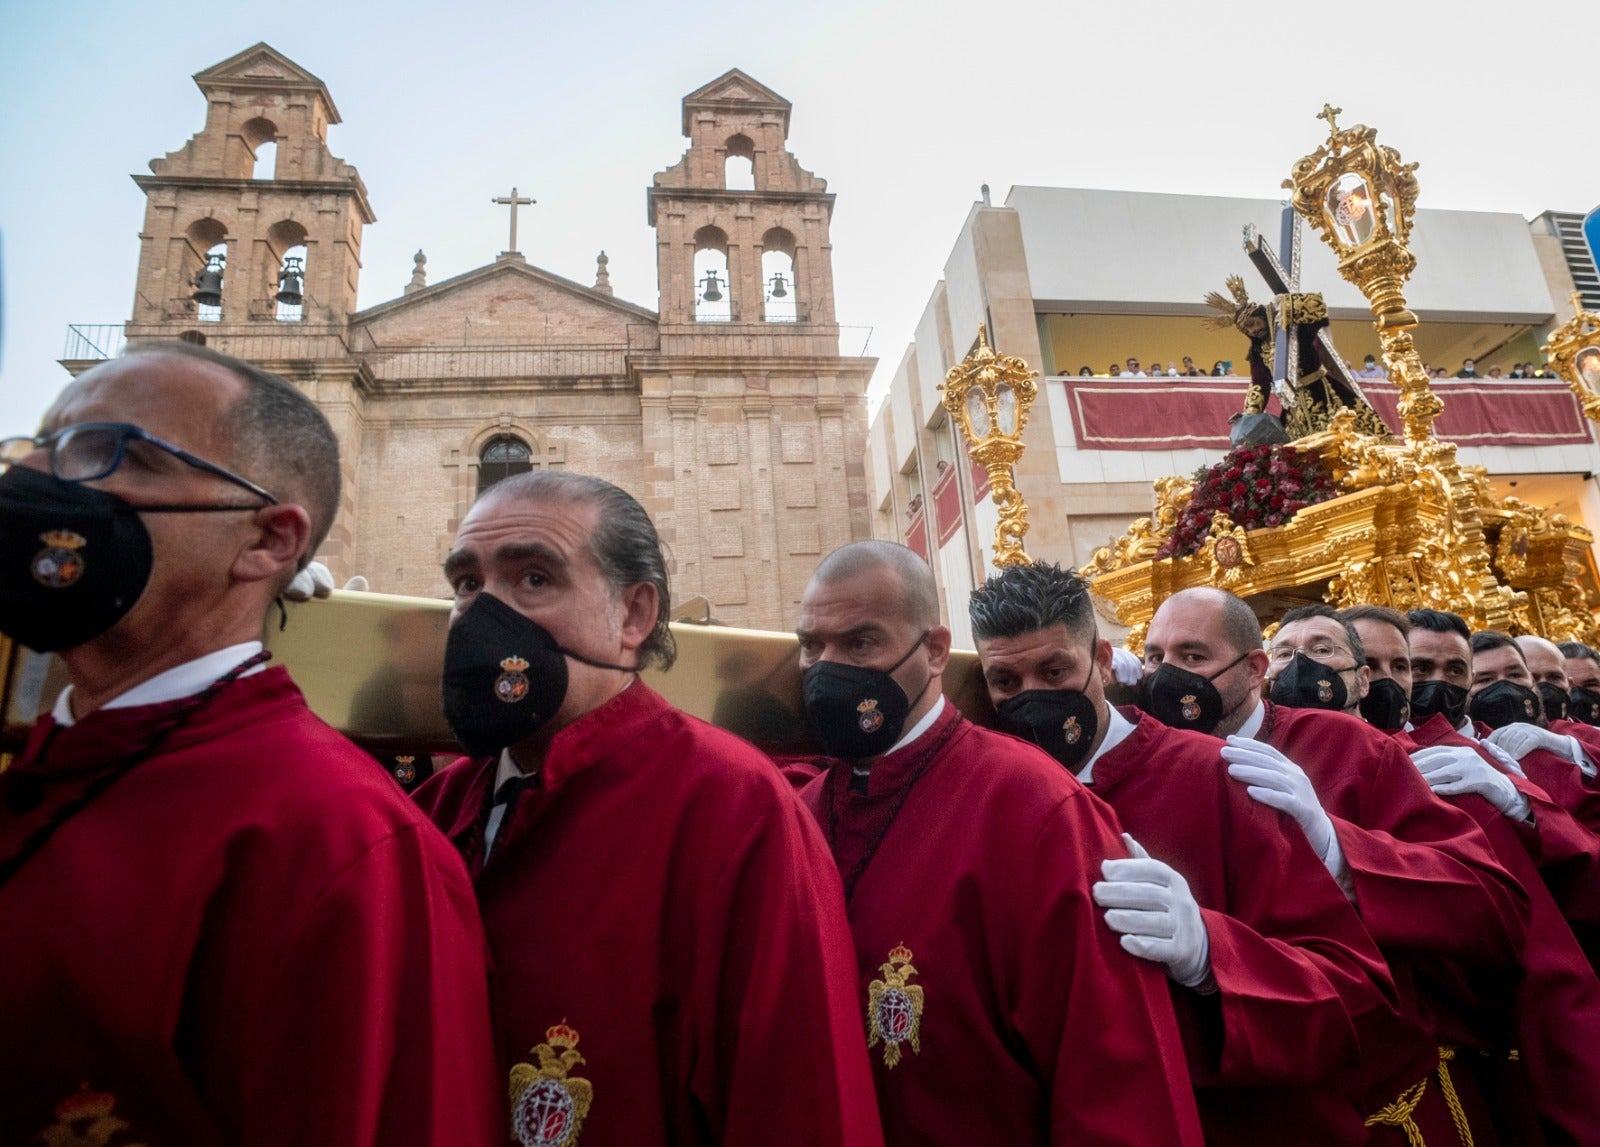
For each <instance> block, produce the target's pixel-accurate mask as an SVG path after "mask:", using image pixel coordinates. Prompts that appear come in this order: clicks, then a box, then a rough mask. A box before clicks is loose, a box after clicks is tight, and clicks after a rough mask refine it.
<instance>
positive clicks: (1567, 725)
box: [1550, 719, 1600, 832]
mask: <svg viewBox="0 0 1600 1147" xmlns="http://www.w3.org/2000/svg"><path fill="white" fill-rule="evenodd" d="M1550 731H1551V732H1552V733H1560V734H1561V735H1562V736H1563V737H1576V738H1577V740H1578V744H1580V745H1582V746H1583V751H1584V752H1586V753H1588V754H1589V759H1590V760H1591V761H1593V762H1595V763H1596V764H1600V726H1595V725H1590V724H1586V723H1585V722H1583V721H1570V720H1566V719H1562V720H1560V721H1551V722H1550ZM1578 782H1579V783H1580V784H1581V785H1582V786H1583V787H1584V788H1586V789H1600V777H1586V776H1584V775H1583V774H1582V773H1579V774H1578ZM1579 819H1581V820H1583V822H1584V823H1585V824H1587V825H1589V827H1590V828H1592V829H1594V830H1595V831H1596V832H1600V824H1597V823H1593V822H1591V821H1589V820H1588V819H1586V818H1582V817H1580V818H1579Z"/></svg>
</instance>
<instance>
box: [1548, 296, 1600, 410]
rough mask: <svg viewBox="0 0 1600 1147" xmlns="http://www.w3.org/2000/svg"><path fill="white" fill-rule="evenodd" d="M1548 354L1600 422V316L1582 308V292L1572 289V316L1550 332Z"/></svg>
mask: <svg viewBox="0 0 1600 1147" xmlns="http://www.w3.org/2000/svg"><path fill="white" fill-rule="evenodd" d="M1544 353H1545V357H1547V358H1548V359H1549V360H1550V365H1551V366H1553V367H1555V369H1556V372H1557V373H1558V374H1560V375H1561V377H1562V378H1564V379H1566V380H1567V385H1568V386H1570V387H1572V393H1573V394H1575V395H1577V396H1578V401H1579V402H1581V403H1583V412H1584V414H1586V415H1588V416H1589V418H1590V419H1591V420H1592V421H1594V422H1600V315H1597V314H1595V313H1594V312H1593V311H1586V310H1584V309H1583V295H1582V293H1581V292H1578V291H1573V292H1572V318H1570V319H1568V320H1567V322H1566V323H1565V324H1564V325H1562V326H1560V327H1557V328H1556V329H1555V330H1554V331H1552V332H1551V333H1550V341H1549V342H1547V343H1545V345H1544Z"/></svg>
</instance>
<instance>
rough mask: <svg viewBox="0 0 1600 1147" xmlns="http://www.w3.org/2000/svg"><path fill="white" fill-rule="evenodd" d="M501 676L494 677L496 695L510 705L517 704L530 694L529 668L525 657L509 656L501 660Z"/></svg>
mask: <svg viewBox="0 0 1600 1147" xmlns="http://www.w3.org/2000/svg"><path fill="white" fill-rule="evenodd" d="M500 668H501V670H502V672H501V674H500V676H498V677H496V678H495V679H494V695H495V696H496V697H498V698H499V699H500V700H502V701H504V702H505V703H506V704H508V705H512V704H515V703H516V702H518V701H520V700H522V699H523V698H524V697H526V696H527V695H528V675H527V674H526V673H524V672H523V670H525V669H527V668H528V660H527V658H525V657H507V658H506V659H505V660H504V661H502V662H500Z"/></svg>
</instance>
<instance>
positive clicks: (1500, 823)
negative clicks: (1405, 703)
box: [1339, 605, 1600, 1143]
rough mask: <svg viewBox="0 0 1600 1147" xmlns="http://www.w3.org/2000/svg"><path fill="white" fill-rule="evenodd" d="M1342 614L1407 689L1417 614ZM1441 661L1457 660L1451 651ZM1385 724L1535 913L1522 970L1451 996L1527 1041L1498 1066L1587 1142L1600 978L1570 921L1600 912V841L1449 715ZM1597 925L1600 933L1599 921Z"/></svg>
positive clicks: (1570, 1134)
mask: <svg viewBox="0 0 1600 1147" xmlns="http://www.w3.org/2000/svg"><path fill="white" fill-rule="evenodd" d="M1339 617H1340V619H1341V620H1343V621H1345V622H1347V623H1348V624H1350V625H1353V626H1354V627H1355V628H1356V630H1357V631H1358V632H1359V634H1360V636H1361V641H1362V644H1363V645H1364V647H1365V649H1366V661H1367V668H1368V671H1369V672H1370V673H1371V675H1372V684H1373V686H1374V687H1375V688H1376V687H1377V686H1379V685H1380V684H1381V683H1382V682H1384V681H1389V682H1392V683H1393V684H1394V687H1395V690H1396V692H1398V693H1400V694H1401V695H1402V696H1404V695H1408V694H1409V693H1410V692H1411V686H1412V672H1411V658H1410V654H1409V641H1408V638H1409V635H1410V632H1411V622H1410V620H1409V619H1408V618H1407V617H1406V615H1405V614H1403V613H1400V612H1399V611H1398V610H1393V609H1389V608H1386V607H1384V606H1377V605H1358V606H1352V607H1351V608H1349V609H1345V610H1341V611H1340V612H1339ZM1430 620H1433V621H1434V622H1435V624H1437V619H1430ZM1464 627H1465V623H1463V628H1464ZM1424 632H1430V631H1427V630H1424ZM1452 632H1453V630H1452ZM1457 636H1458V637H1459V635H1457ZM1435 660H1436V661H1439V660H1443V661H1449V660H1451V656H1450V654H1449V653H1448V651H1446V653H1445V656H1444V657H1442V658H1439V657H1437V656H1436V657H1435ZM1370 719H1371V718H1369V720H1370ZM1385 731H1386V732H1388V733H1389V735H1390V736H1392V737H1394V738H1395V740H1396V741H1397V742H1399V743H1400V744H1401V745H1402V746H1404V747H1405V749H1406V751H1407V752H1408V753H1410V754H1411V757H1412V760H1413V761H1415V762H1417V764H1418V767H1419V768H1420V769H1424V770H1426V775H1428V777H1429V778H1430V780H1431V781H1434V782H1435V792H1436V793H1437V794H1438V795H1439V796H1440V797H1442V798H1443V799H1445V800H1448V801H1449V802H1450V803H1451V804H1453V805H1455V806H1456V807H1458V808H1460V809H1461V810H1462V811H1463V812H1465V813H1466V814H1467V815H1468V816H1470V817H1472V819H1473V820H1475V821H1477V823H1478V826H1479V827H1480V828H1481V829H1483V832H1484V835H1485V836H1486V837H1488V839H1489V843H1490V844H1491V845H1492V846H1493V848H1494V851H1495V857H1496V859H1498V860H1499V861H1500V863H1501V864H1503V865H1504V866H1505V868H1506V871H1508V872H1510V873H1511V874H1512V875H1513V876H1515V877H1516V878H1517V880H1518V882H1519V883H1520V884H1521V885H1522V887H1523V889H1524V890H1525V891H1526V892H1527V893H1528V898H1529V901H1530V903H1531V905H1532V909H1533V914H1532V916H1531V918H1530V920H1529V924H1528V943H1527V946H1526V947H1525V948H1524V949H1523V953H1522V972H1521V975H1520V976H1517V977H1515V978H1514V979H1513V978H1508V977H1505V976H1502V975H1500V974H1499V973H1497V972H1491V973H1488V974H1485V975H1472V974H1470V973H1468V974H1463V975H1458V976H1457V977H1456V979H1455V980H1454V986H1453V994H1454V995H1455V996H1456V998H1457V999H1458V1000H1465V1001H1472V1002H1473V1004H1474V1006H1473V1007H1472V1009H1471V1010H1472V1011H1474V1012H1476V1013H1477V1014H1478V1015H1480V1016H1485V1017H1487V1018H1488V1019H1489V1020H1490V1022H1492V1023H1496V1024H1498V1025H1500V1027H1501V1029H1502V1033H1503V1035H1502V1039H1501V1040H1500V1041H1499V1042H1500V1043H1501V1044H1503V1045H1505V1046H1514V1047H1516V1048H1517V1050H1518V1052H1519V1058H1518V1060H1517V1062H1516V1063H1514V1064H1513V1063H1501V1064H1498V1065H1496V1066H1497V1068H1498V1070H1500V1071H1502V1072H1504V1073H1505V1074H1506V1075H1508V1076H1510V1077H1511V1081H1512V1083H1513V1084H1514V1085H1515V1086H1518V1087H1525V1088H1526V1089H1527V1092H1528V1094H1529V1095H1530V1096H1531V1098H1532V1101H1533V1104H1534V1106H1535V1107H1536V1108H1537V1110H1538V1112H1539V1116H1540V1118H1541V1120H1542V1122H1543V1124H1544V1127H1545V1130H1546V1132H1547V1134H1548V1135H1549V1141H1550V1142H1552V1143H1571V1142H1583V1141H1584V1139H1585V1138H1586V1137H1588V1136H1589V1135H1590V1133H1591V1132H1592V1130H1593V1129H1594V1127H1595V1126H1597V1125H1600V1109H1597V1107H1596V1095H1595V1092H1594V1089H1593V1088H1592V1087H1591V1086H1589V1082H1588V1081H1590V1080H1593V1079H1596V1078H1600V980H1597V979H1596V977H1595V973H1594V970H1593V968H1592V967H1591V966H1590V961H1589V959H1588V957H1587V956H1586V955H1585V949H1584V947H1583V945H1582V944H1581V943H1580V940H1579V938H1578V937H1576V936H1574V927H1572V926H1569V921H1570V920H1571V919H1572V915H1573V913H1574V911H1575V910H1576V911H1578V912H1581V913H1586V914H1587V915H1588V917H1589V918H1591V919H1592V917H1593V915H1594V913H1595V910H1596V907H1597V903H1596V877H1597V872H1600V851H1597V848H1600V841H1596V840H1595V838H1594V837H1593V836H1592V835H1591V834H1589V833H1588V832H1586V831H1584V830H1583V829H1582V828H1581V827H1579V826H1578V824H1577V822H1575V821H1574V820H1573V819H1572V817H1571V816H1570V815H1569V814H1568V813H1567V812H1566V811H1565V810H1564V809H1562V808H1561V807H1559V806H1558V805H1556V804H1555V803H1554V802H1552V801H1551V800H1550V798H1549V797H1548V796H1546V795H1545V793H1544V791H1543V790H1542V789H1540V788H1539V787H1538V786H1537V785H1535V784H1533V783H1532V782H1530V781H1528V780H1526V779H1525V778H1523V777H1521V776H1519V775H1517V774H1516V773H1513V772H1508V771H1506V770H1505V769H1504V767H1503V765H1502V763H1501V760H1500V758H1499V757H1498V756H1497V755H1496V753H1495V751H1494V748H1493V746H1490V745H1486V744H1481V743H1479V742H1475V741H1473V740H1471V739H1469V738H1467V737H1465V736H1463V735H1462V734H1460V733H1457V732H1455V731H1454V730H1452V729H1451V728H1450V727H1449V722H1448V720H1447V719H1446V718H1445V717H1444V716H1442V715H1438V714H1435V715H1433V716H1431V717H1429V718H1428V719H1427V720H1425V721H1424V722H1423V723H1422V727H1421V728H1412V727H1410V726H1409V725H1406V726H1404V727H1402V726H1399V725H1393V726H1391V727H1390V728H1388V729H1386V730H1385ZM1446 778H1450V779H1448V780H1447V779H1446ZM1507 791H1509V792H1510V793H1512V794H1514V795H1515V797H1516V799H1517V800H1518V801H1520V806H1514V805H1512V804H1511V803H1510V802H1508V801H1505V800H1503V799H1502V800H1501V804H1503V805H1505V806H1506V807H1507V808H1509V809H1510V811H1506V809H1503V808H1501V807H1497V806H1496V805H1494V804H1491V803H1490V801H1489V800H1488V799H1484V798H1485V794H1489V795H1499V794H1503V793H1505V792H1507ZM1563 896H1565V898H1566V899H1564V900H1562V899H1561V898H1562V897H1563ZM1558 900H1560V902H1559V903H1558ZM1587 930H1588V931H1589V932H1590V933H1591V934H1592V927H1590V928H1588V929H1587ZM1508 996H1509V999H1508Z"/></svg>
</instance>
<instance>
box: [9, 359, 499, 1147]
mask: <svg viewBox="0 0 1600 1147" xmlns="http://www.w3.org/2000/svg"><path fill="white" fill-rule="evenodd" d="M0 456H3V457H4V459H5V461H6V462H7V463H8V464H9V469H7V470H6V472H5V473H4V474H3V475H0V631H4V632H6V633H8V634H9V635H11V636H12V637H15V638H17V639H19V640H21V641H22V642H24V643H25V644H28V645H30V646H32V647H33V648H35V649H37V650H41V651H51V652H59V653H60V655H61V659H62V661H63V662H64V663H65V665H66V669H67V676H68V678H69V680H70V682H71V684H70V686H69V687H68V688H67V689H66V690H65V692H63V693H62V695H61V698H60V700H59V701H58V702H57V704H56V706H55V710H54V712H53V713H52V714H50V715H49V716H46V717H45V718H43V719H42V720H40V721H39V722H38V724H37V725H36V726H35V728H34V730H33V734H32V736H31V738H30V739H29V741H28V745H27V748H26V749H24V750H23V752H22V755H21V757H20V758H19V759H18V760H17V762H16V764H14V765H13V766H12V767H11V768H10V769H9V770H8V771H7V772H6V773H5V774H4V775H3V776H0V919H3V920H6V921H9V922H10V924H11V926H8V927H5V928H0V981H3V982H4V984H5V990H4V991H0V1030H3V1031H4V1032H5V1038H4V1039H0V1143H18V1144H21V1143H41V1142H42V1143H88V1142H91V1141H94V1142H107V1141H108V1136H109V1135H115V1136H116V1141H117V1142H119V1143H135V1142H137V1143H145V1144H150V1145H152V1147H154V1145H156V1144H176V1143H195V1144H201V1143H204V1144H221V1143H228V1144H238V1145H242V1147H268V1145H276V1144H286V1143H295V1144H307V1145H319V1147H348V1145H351V1144H357V1145H377V1144H383V1145H384V1147H388V1145H390V1144H417V1145H424V1144H426V1145H433V1144H439V1145H441V1147H442V1145H445V1144H451V1145H454V1144H489V1143H500V1142H504V1127H503V1120H502V1117H501V1115H500V1107H499V1103H498V1101H497V1095H496V1091H497V1087H496V1074H497V1073H496V1071H495V1059H494V1050H493V1043H492V1038H491V1034H490V1019H489V1010H488V989H487V983H486V980H487V976H486V960H485V953H484V945H483V935H482V931H481V928H480V926H479V924H478V920H477V905H476V902H475V900H474V898H473V894H472V886H471V884H470V883H468V881H467V878H466V871H465V869H464V868H463V867H462V865H461V861H460V859H459V858H458V857H457V856H456V855H455V854H454V852H453V850H452V849H451V848H450V846H449V843H448V842H447V841H446V840H445V839H444V837H443V836H441V835H440V834H439V833H438V831H437V830H435V829H434V827H433V826H432V825H431V824H429V823H428V822H427V820H426V819H425V818H424V817H423V816H422V814H421V813H420V812H419V811H418V810H416V809H415V808H414V807H412V805H411V804H410V802H409V801H407V800H406V799H405V797H404V795H403V794H402V793H401V792H400V790H399V789H398V788H396V787H395V785H394V784H393V783H392V782H391V781H389V780H388V779H386V778H385V777H383V776H381V775H380V774H379V773H378V771H377V770H376V769H374V768H373V767H372V761H371V758H369V757H367V756H366V754H364V753H362V752H361V751H360V750H358V749H357V748H356V747H355V746H354V745H351V744H350V743H349V742H347V741H345V740H344V739H343V738H341V737H340V736H338V735H337V734H336V733H334V732H333V730H331V729H329V728H328V727H327V726H326V725H324V724H323V723H322V722H321V721H319V720H318V719H317V718H316V717H314V716H312V714H311V712H310V710H309V709H307V708H306V703H305V700H304V698H302V697H301V695H300V691H299V690H298V689H296V688H295V686H294V683H293V682H292V681H290V679H289V677H288V675H287V674H286V673H285V672H284V671H283V670H282V669H275V668H267V667H266V666H265V665H264V662H265V661H266V654H265V653H264V652H263V651H262V646H261V641H260V637H261V629H262V622H263V618H264V616H265V614H266V613H267V610H268V608H269V607H270V606H271V604H272V603H273V601H274V600H275V599H276V597H277V596H278V594H279V593H281V592H282V591H283V590H284V588H285V586H287V585H288V583H289V581H290V580H291V579H292V578H293V577H294V575H295V572H296V570H297V569H299V568H301V567H302V566H303V565H304V564H305V562H306V560H307V559H308V558H309V557H310V555H311V554H312V553H313V552H314V551H315V549H316V547H317V545H318V544H319V543H320V542H321V540H322V538H323V537H324V536H325V535H326V534H327V532H328V527H329V524H330V523H331V522H332V520H333V516H334V512H335V510H336V509H337V507H338V504H339V457H338V443H337V441H336V440H335V438H334V435H333V431H332V429H331V428H330V427H329V426H328V422H327V420H326V419H325V418H324V417H323V416H322V414H321V413H320V412H319V411H318V410H317V408H316V407H315V405H313V404H312V403H311V401H310V400H309V399H307V398H306V397H305V396H303V395H302V394H301V393H300V392H299V391H298V390H296V389H295V388H294V387H293V386H292V385H290V384H289V383H287V382H285V381H284V380H283V379H281V378H278V377H276V376H274V375H271V374H267V373H266V372H264V371H261V370H259V369H257V368H255V367H253V366H250V365H249V364H247V363H243V362H240V361H238V360H237V359H231V358H228V357H227V356H224V355H220V354H217V353H215V352H213V351H207V350H202V349H200V348H197V347H192V346H189V345H188V344H177V345H173V346H169V347H160V348H152V349H146V350H141V351H139V352H137V353H133V354H129V355H128V356H127V357H125V358H121V359H117V360H114V361H112V362H108V363H105V364H103V365H101V366H97V367H95V368H94V369H93V370H90V371H89V372H87V373H86V374H84V375H83V376H82V377H81V378H79V379H78V380H77V381H75V382H73V383H72V384H70V385H69V386H68V387H67V388H66V390H64V391H63V392H62V394H61V396H60V398H58V399H57V400H56V402H55V404H54V406H52V407H51V408H50V411H49V413H48V414H47V415H46V416H45V420H44V426H43V429H42V431H41V433H40V434H39V435H38V436H36V437H25V438H20V439H18V438H12V439H7V440H6V441H5V442H4V443H3V444H0Z"/></svg>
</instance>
